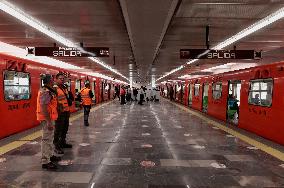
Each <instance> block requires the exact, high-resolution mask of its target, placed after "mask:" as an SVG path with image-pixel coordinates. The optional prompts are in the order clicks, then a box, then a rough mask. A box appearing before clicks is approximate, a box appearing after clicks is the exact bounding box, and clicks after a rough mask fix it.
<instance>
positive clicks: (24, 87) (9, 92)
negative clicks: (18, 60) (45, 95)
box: [4, 71, 31, 101]
mask: <svg viewBox="0 0 284 188" xmlns="http://www.w3.org/2000/svg"><path fill="white" fill-rule="evenodd" d="M4 93H5V94H4V97H5V101H16V100H27V99H30V97H31V90H30V74H29V73H24V72H16V71H5V72H4Z"/></svg>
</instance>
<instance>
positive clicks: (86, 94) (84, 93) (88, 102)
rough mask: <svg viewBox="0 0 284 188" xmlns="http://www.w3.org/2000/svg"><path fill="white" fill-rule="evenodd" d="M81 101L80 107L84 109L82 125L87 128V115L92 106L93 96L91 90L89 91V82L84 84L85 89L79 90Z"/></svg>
mask: <svg viewBox="0 0 284 188" xmlns="http://www.w3.org/2000/svg"><path fill="white" fill-rule="evenodd" d="M80 95H81V99H82V105H83V107H84V125H85V126H89V121H88V119H89V114H90V110H91V106H92V98H93V97H94V94H93V92H92V90H91V89H90V82H88V81H86V82H85V87H84V88H83V89H81V91H80Z"/></svg>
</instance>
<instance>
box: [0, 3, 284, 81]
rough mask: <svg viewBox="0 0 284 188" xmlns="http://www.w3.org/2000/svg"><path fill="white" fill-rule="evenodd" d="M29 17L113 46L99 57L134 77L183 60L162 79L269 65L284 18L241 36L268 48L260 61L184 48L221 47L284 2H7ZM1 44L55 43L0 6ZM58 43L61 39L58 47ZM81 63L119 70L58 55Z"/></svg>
mask: <svg viewBox="0 0 284 188" xmlns="http://www.w3.org/2000/svg"><path fill="white" fill-rule="evenodd" d="M8 2H10V3H12V4H13V5H15V6H16V7H18V8H19V9H21V10H23V11H24V12H25V13H26V14H28V15H30V16H32V17H33V18H35V19H37V20H39V21H40V22H42V23H43V24H45V25H47V26H48V27H49V28H51V29H52V30H53V31H55V32H57V33H59V34H60V35H62V36H64V37H65V38H67V39H69V40H71V41H73V42H75V43H77V44H79V43H83V44H84V46H86V47H109V48H110V57H107V58H105V57H104V58H100V59H101V60H102V61H103V62H105V63H106V64H107V65H109V66H111V67H112V68H114V69H116V70H118V71H119V72H120V73H122V74H123V75H124V76H126V77H128V78H129V77H132V79H133V81H134V82H136V81H137V82H142V83H149V82H150V81H151V79H152V78H155V79H157V78H160V77H161V76H163V75H164V74H166V73H167V72H169V71H171V70H172V69H174V68H177V67H179V66H181V65H185V68H183V69H181V70H180V71H177V72H175V73H174V74H172V75H170V76H168V77H165V78H164V79H161V80H160V81H163V80H167V79H177V78H178V77H180V76H181V75H185V74H196V73H198V72H200V71H201V70H204V69H207V68H210V67H214V66H217V65H222V64H226V63H232V62H233V63H257V64H266V63H273V62H277V61H281V60H282V59H283V50H284V49H283V46H284V40H283V38H284V19H280V20H278V21H276V22H274V23H272V24H270V25H268V26H267V27H265V28H263V29H261V30H259V31H257V32H255V33H252V34H251V35H249V36H247V37H245V38H243V39H241V40H239V41H237V42H236V43H234V44H233V45H231V46H228V47H226V49H233V46H234V45H235V46H236V48H237V49H240V50H246V49H250V50H256V51H260V50H262V52H263V58H262V59H261V60H233V61H232V60H198V61H196V62H195V63H193V64H191V65H186V62H187V61H186V60H182V59H180V57H179V50H180V49H182V48H191V49H200V48H206V46H205V27H206V26H207V25H209V26H210V32H209V38H210V46H215V45H217V44H218V43H220V42H222V41H224V40H225V39H227V38H229V37H231V36H233V35H234V34H236V33H238V32H239V31H241V30H243V29H245V28H246V27H248V26H250V25H252V24H254V23H256V22H257V21H259V20H261V19H262V18H264V17H266V16H268V15H269V14H271V13H273V12H275V11H277V10H278V9H280V8H282V7H284V2H283V1H281V0H24V1H23V0H8ZM0 41H2V42H5V43H8V44H12V45H15V46H18V47H22V48H24V47H27V46H51V47H52V46H53V43H55V42H56V41H54V39H51V38H49V37H48V36H47V35H45V34H43V33H41V32H40V31H38V30H36V29H34V28H32V27H30V26H28V25H26V24H25V23H23V22H21V21H19V20H17V19H16V18H14V17H12V16H10V15H9V14H7V13H5V12H3V11H0ZM58 46H60V44H58ZM60 60H62V61H65V62H67V63H71V64H73V65H77V66H80V67H82V68H85V69H88V70H92V71H94V72H99V73H102V74H105V75H108V76H111V77H114V78H117V79H121V80H124V81H125V79H123V78H121V77H120V76H119V75H117V74H115V73H113V72H111V71H109V70H107V69H105V68H104V67H102V66H101V65H98V64H96V63H95V62H93V61H91V60H90V59H88V58H60Z"/></svg>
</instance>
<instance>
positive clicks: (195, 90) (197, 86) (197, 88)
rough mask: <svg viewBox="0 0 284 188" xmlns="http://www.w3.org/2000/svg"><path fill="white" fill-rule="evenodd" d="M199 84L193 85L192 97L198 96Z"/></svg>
mask: <svg viewBox="0 0 284 188" xmlns="http://www.w3.org/2000/svg"><path fill="white" fill-rule="evenodd" d="M199 87H200V84H194V96H199Z"/></svg>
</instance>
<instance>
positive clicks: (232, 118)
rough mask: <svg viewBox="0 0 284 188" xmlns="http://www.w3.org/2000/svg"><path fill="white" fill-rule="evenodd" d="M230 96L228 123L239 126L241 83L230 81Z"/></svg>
mask: <svg viewBox="0 0 284 188" xmlns="http://www.w3.org/2000/svg"><path fill="white" fill-rule="evenodd" d="M228 85H229V95H228V101H227V121H228V122H230V123H233V124H235V125H238V122H239V114H240V113H239V109H240V99H241V98H240V97H241V81H229V84H228Z"/></svg>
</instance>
